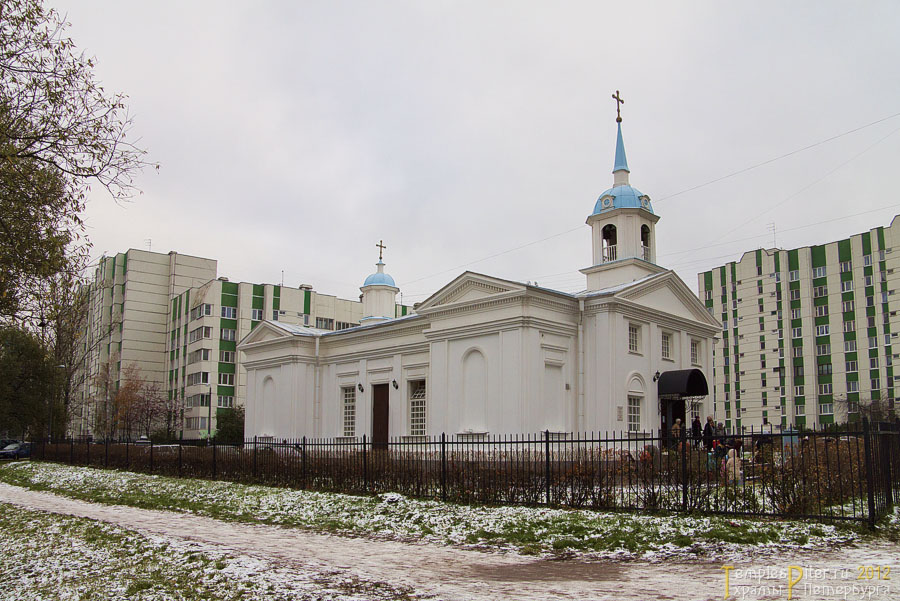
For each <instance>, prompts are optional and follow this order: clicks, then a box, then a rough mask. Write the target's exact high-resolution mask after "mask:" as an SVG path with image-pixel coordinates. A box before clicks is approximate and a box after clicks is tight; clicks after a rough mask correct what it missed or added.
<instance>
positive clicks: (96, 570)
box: [0, 503, 409, 601]
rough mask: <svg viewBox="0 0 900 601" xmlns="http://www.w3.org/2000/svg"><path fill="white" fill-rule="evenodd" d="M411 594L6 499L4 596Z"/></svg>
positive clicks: (0, 537)
mask: <svg viewBox="0 0 900 601" xmlns="http://www.w3.org/2000/svg"><path fill="white" fill-rule="evenodd" d="M363 598H364V599H385V600H387V599H408V598H409V597H408V596H407V593H406V592H405V591H403V590H400V589H397V588H394V587H389V586H386V585H382V584H371V583H364V582H360V581H359V580H357V579H355V578H352V577H349V576H347V575H346V574H339V573H337V572H332V573H322V572H318V573H309V574H304V573H298V571H297V570H296V569H290V568H285V567H280V566H276V565H272V564H270V563H269V562H266V561H261V560H258V559H254V558H250V557H247V556H244V555H232V554H228V553H226V552H225V551H222V550H220V549H218V548H216V547H213V546H210V545H205V544H202V543H196V542H187V541H183V540H176V539H171V538H166V537H160V536H147V535H143V534H140V533H137V532H134V531H131V530H126V529H124V528H120V527H117V526H112V525H109V524H106V523H103V522H95V521H93V520H87V519H83V518H76V517H71V516H64V515H58V514H50V513H43V512H38V511H30V510H27V509H22V508H20V507H16V506H14V505H7V504H3V503H0V599H3V600H10V601H12V600H16V601H51V600H60V601H62V600H70V599H71V600H78V601H90V600H98V601H99V600H118V599H141V600H145V601H156V600H162V599H167V600H168V599H173V600H175V599H177V600H184V601H193V600H198V601H199V600H201V599H202V600H209V601H226V600H227V601H232V600H235V601H237V600H239V599H240V600H242V601H257V600H258V601H262V600H266V601H269V600H283V601H288V600H290V601H294V600H314V599H336V600H341V601H352V600H358V599H363Z"/></svg>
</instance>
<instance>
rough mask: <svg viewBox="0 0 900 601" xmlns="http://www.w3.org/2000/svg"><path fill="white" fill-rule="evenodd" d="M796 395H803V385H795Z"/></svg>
mask: <svg viewBox="0 0 900 601" xmlns="http://www.w3.org/2000/svg"><path fill="white" fill-rule="evenodd" d="M794 396H803V386H802V385H801V386H794Z"/></svg>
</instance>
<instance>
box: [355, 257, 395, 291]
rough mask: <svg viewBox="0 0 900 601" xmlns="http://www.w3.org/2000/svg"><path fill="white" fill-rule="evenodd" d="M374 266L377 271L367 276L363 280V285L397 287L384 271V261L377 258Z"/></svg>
mask: <svg viewBox="0 0 900 601" xmlns="http://www.w3.org/2000/svg"><path fill="white" fill-rule="evenodd" d="M375 267H377V268H378V271H376V272H375V273H373V274H372V275H370V276H369V277H367V278H366V281H365V282H363V286H391V287H393V288H396V287H397V284H395V283H394V278H392V277H391V276H389V275H388V274H386V273H385V272H384V262H383V261H382V260H381V259H379V260H378V263H376V264H375Z"/></svg>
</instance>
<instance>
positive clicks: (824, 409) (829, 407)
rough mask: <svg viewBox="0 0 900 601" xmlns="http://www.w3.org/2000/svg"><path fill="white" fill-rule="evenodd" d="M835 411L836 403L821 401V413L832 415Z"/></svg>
mask: <svg viewBox="0 0 900 601" xmlns="http://www.w3.org/2000/svg"><path fill="white" fill-rule="evenodd" d="M833 413H834V403H819V415H831V414H833Z"/></svg>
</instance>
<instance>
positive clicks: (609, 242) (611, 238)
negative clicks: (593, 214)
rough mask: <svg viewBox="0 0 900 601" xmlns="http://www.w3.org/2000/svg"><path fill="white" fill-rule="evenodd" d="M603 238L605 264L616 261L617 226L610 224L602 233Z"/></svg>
mask: <svg viewBox="0 0 900 601" xmlns="http://www.w3.org/2000/svg"><path fill="white" fill-rule="evenodd" d="M601 235H602V236H603V262H604V263H606V262H608V261H615V260H616V226H614V225H612V224H610V225H607V226H606V227H604V228H603V230H602V231H601Z"/></svg>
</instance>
